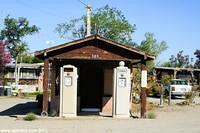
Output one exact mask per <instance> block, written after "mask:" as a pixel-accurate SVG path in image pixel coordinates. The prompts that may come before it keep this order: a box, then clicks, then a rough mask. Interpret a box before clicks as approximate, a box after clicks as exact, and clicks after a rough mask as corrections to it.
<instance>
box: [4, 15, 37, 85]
mask: <svg viewBox="0 0 200 133" xmlns="http://www.w3.org/2000/svg"><path fill="white" fill-rule="evenodd" d="M38 31H39V28H38V27H37V26H35V25H30V23H29V21H28V20H27V19H26V18H23V17H20V18H18V19H15V18H11V17H10V16H9V15H8V16H7V17H6V18H5V19H4V27H3V29H1V30H0V32H1V33H0V40H3V41H4V42H5V44H6V47H7V49H8V50H9V51H10V54H11V55H12V58H13V59H15V85H18V78H17V62H18V56H19V55H22V54H24V53H26V52H27V50H28V45H27V43H26V42H25V41H24V40H23V38H24V37H25V36H27V35H32V34H34V33H37V32H38Z"/></svg>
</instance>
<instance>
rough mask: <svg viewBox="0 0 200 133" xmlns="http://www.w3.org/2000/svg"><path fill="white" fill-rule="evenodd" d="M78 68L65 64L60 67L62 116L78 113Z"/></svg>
mask: <svg viewBox="0 0 200 133" xmlns="http://www.w3.org/2000/svg"><path fill="white" fill-rule="evenodd" d="M77 78H78V74H77V68H76V67H75V66H72V65H64V66H63V67H61V68H60V116H66V117H75V116H76V115H77Z"/></svg>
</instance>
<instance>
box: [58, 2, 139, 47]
mask: <svg viewBox="0 0 200 133" xmlns="http://www.w3.org/2000/svg"><path fill="white" fill-rule="evenodd" d="M135 27H136V26H135V24H134V25H131V24H130V23H129V22H128V21H127V19H126V18H125V16H124V15H123V14H122V12H121V11H119V10H117V9H116V8H113V7H109V6H108V5H106V6H104V7H102V8H98V9H97V10H95V11H94V12H93V13H92V15H91V33H92V34H98V35H101V36H103V37H105V38H108V39H112V40H114V41H117V42H120V43H124V44H131V45H133V44H134V43H133V42H132V38H131V36H132V34H133V33H134V31H135ZM56 31H57V32H58V33H59V34H60V36H61V37H62V38H66V37H67V36H70V37H72V38H71V39H80V38H84V37H85V36H86V16H85V15H83V16H82V17H81V18H77V19H73V20H71V21H69V22H66V23H61V24H58V25H57V28H56Z"/></svg>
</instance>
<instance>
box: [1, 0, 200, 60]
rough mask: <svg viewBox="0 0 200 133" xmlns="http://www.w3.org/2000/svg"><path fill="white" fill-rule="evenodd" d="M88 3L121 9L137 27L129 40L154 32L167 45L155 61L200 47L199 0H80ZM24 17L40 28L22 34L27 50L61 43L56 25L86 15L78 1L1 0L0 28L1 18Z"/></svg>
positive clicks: (190, 51)
mask: <svg viewBox="0 0 200 133" xmlns="http://www.w3.org/2000/svg"><path fill="white" fill-rule="evenodd" d="M82 1H83V2H84V3H91V5H92V7H93V9H96V8H99V7H102V6H104V5H106V4H108V5H110V6H112V7H116V8H117V9H119V10H121V11H122V12H123V14H124V15H125V17H126V18H127V19H128V21H129V22H130V23H131V24H136V28H137V30H136V31H135V33H134V34H133V40H134V41H135V42H138V43H140V42H141V41H142V40H143V39H144V34H145V32H151V33H154V35H155V38H156V39H157V40H158V41H159V42H160V41H162V40H164V41H166V42H167V44H168V46H169V48H168V50H167V51H165V52H163V53H162V54H161V55H160V56H159V58H158V59H157V62H164V61H167V60H168V59H169V57H170V56H171V55H172V54H176V53H177V52H178V51H180V50H184V53H185V54H189V55H190V56H191V57H192V56H193V53H194V51H195V50H196V49H200V45H199V39H200V1H199V0H165V1H164V0H82ZM7 14H10V15H11V17H16V18H17V17H21V16H23V17H26V18H27V19H28V20H29V21H30V23H31V24H35V25H37V26H39V27H40V28H41V30H40V33H39V34H35V35H33V36H29V37H26V41H27V42H28V44H29V48H30V51H31V52H34V51H35V50H41V49H43V48H47V47H49V46H50V45H48V42H53V43H54V45H55V44H61V43H65V42H68V41H69V40H64V39H61V38H60V37H59V36H58V34H57V33H56V32H55V27H56V25H57V24H59V23H62V22H66V21H69V20H70V19H73V18H77V17H80V16H81V15H83V14H86V9H85V8H84V6H83V5H82V4H81V3H80V2H79V1H78V0H1V4H0V27H2V23H3V19H4V18H5V17H6V16H7Z"/></svg>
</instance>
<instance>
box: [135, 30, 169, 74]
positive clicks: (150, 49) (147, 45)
mask: <svg viewBox="0 0 200 133" xmlns="http://www.w3.org/2000/svg"><path fill="white" fill-rule="evenodd" d="M137 48H139V49H141V50H143V51H145V52H147V53H150V54H153V55H154V56H155V57H158V55H160V54H161V53H162V52H163V51H165V50H166V49H167V48H168V46H167V43H166V42H165V41H161V42H157V40H156V39H155V38H154V35H153V33H149V32H147V33H145V39H144V40H143V41H142V42H141V43H140V45H138V46H137ZM147 67H148V70H149V72H150V73H152V70H153V67H154V61H149V62H147Z"/></svg>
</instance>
